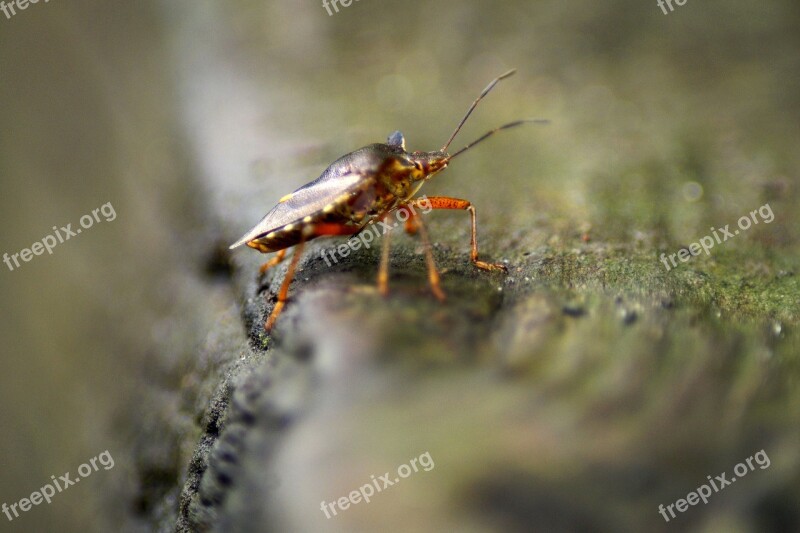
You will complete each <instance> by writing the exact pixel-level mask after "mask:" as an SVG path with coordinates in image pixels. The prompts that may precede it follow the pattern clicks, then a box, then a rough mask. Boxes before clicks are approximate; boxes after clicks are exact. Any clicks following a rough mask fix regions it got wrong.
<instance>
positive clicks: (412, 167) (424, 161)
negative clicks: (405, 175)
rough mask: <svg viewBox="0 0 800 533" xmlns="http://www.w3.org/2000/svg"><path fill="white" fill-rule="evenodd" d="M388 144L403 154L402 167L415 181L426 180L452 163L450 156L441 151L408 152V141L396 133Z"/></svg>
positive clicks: (390, 136) (390, 137)
mask: <svg viewBox="0 0 800 533" xmlns="http://www.w3.org/2000/svg"><path fill="white" fill-rule="evenodd" d="M386 144H387V145H388V146H390V147H392V148H395V149H398V151H399V152H401V155H400V158H401V159H402V161H403V162H402V166H403V167H405V168H406V169H408V170H409V174H410V177H411V179H412V180H413V181H420V180H425V179H428V178H430V177H431V176H433V175H434V174H436V173H437V172H439V171H441V170H444V168H445V167H446V166H447V163H448V162H449V161H450V155H449V154H447V153H446V152H442V151H441V150H437V151H435V152H412V153H408V152H406V139H405V137H404V136H403V134H402V133H400V132H399V131H396V132H394V133H392V134H391V135H389V138H388V139H387V140H386Z"/></svg>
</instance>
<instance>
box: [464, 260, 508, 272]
mask: <svg viewBox="0 0 800 533" xmlns="http://www.w3.org/2000/svg"><path fill="white" fill-rule="evenodd" d="M472 263H473V264H474V265H475V266H476V267H478V268H480V269H481V270H488V271H489V272H497V271H500V272H505V273H506V274H507V273H508V267H507V266H506V265H504V264H503V263H486V262H484V261H478V260H477V259H476V260H475V261H473V262H472Z"/></svg>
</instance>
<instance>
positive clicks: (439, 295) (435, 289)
mask: <svg viewBox="0 0 800 533" xmlns="http://www.w3.org/2000/svg"><path fill="white" fill-rule="evenodd" d="M431 292H432V293H433V295H434V296H435V297H436V299H437V300H439V301H440V302H444V301H445V300H447V296H445V294H444V291H443V290H442V288H441V287H439V285H431Z"/></svg>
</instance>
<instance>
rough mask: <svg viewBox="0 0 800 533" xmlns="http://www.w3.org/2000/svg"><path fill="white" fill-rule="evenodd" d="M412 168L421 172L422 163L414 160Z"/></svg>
mask: <svg viewBox="0 0 800 533" xmlns="http://www.w3.org/2000/svg"><path fill="white" fill-rule="evenodd" d="M414 168H416V169H417V170H419V171H420V172H422V163H420V162H419V161H414Z"/></svg>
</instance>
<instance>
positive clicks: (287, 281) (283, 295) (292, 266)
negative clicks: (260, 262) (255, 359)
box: [264, 241, 305, 333]
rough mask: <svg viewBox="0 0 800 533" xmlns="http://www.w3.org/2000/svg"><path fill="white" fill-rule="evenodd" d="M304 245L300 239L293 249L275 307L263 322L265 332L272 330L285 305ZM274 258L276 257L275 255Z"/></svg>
mask: <svg viewBox="0 0 800 533" xmlns="http://www.w3.org/2000/svg"><path fill="white" fill-rule="evenodd" d="M304 246H305V241H300V242H299V243H298V244H297V246H296V247H295V249H294V255H292V262H291V263H289V270H288V271H287V272H286V276H285V277H284V278H283V283H281V288H280V290H279V291H278V301H277V302H276V303H275V307H273V308H272V312H271V313H270V314H269V318H267V321H266V322H265V323H264V329H265V330H266V331H267V333H269V332H270V330H272V326H274V325H275V321H276V320H277V319H278V315H280V314H281V311H283V307H284V306H285V305H286V300H288V297H289V285H291V284H292V280H293V279H294V273H295V270H297V263H299V262H300V256H301V255H302V254H303V247H304ZM284 255H285V254H284ZM275 259H277V257H276V258H275Z"/></svg>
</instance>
